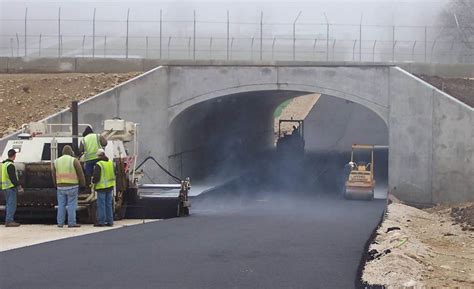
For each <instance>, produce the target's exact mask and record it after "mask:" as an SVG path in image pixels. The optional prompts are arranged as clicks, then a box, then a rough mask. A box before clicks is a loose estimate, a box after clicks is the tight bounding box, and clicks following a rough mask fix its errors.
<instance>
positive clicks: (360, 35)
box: [359, 13, 364, 62]
mask: <svg viewBox="0 0 474 289" xmlns="http://www.w3.org/2000/svg"><path fill="white" fill-rule="evenodd" d="M363 17H364V13H361V15H360V26H359V62H362V19H363Z"/></svg>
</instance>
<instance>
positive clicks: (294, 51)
mask: <svg viewBox="0 0 474 289" xmlns="http://www.w3.org/2000/svg"><path fill="white" fill-rule="evenodd" d="M300 15H301V11H300V12H299V13H298V16H296V19H295V21H293V61H295V60H296V21H298V18H300Z"/></svg>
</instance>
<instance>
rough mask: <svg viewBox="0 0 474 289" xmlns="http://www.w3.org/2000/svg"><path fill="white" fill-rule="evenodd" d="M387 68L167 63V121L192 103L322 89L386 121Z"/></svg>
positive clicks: (309, 91)
mask: <svg viewBox="0 0 474 289" xmlns="http://www.w3.org/2000/svg"><path fill="white" fill-rule="evenodd" d="M389 69H390V68H389V67H376V66H374V67H370V68H363V69H361V68H357V67H337V66H335V67H332V66H327V67H325V66H321V67H280V66H261V67H258V66H257V67H247V66H239V67H217V68H216V67H194V66H189V67H168V71H169V76H168V83H170V87H169V95H170V102H169V107H168V111H169V121H170V123H171V122H172V120H173V119H174V118H175V117H176V116H177V115H179V114H180V113H181V112H182V111H184V110H185V109H186V108H187V107H189V106H192V105H193V104H196V103H199V102H203V101H206V100H210V99H213V98H221V97H225V96H227V95H235V94H241V93H248V92H257V91H295V92H301V94H305V93H321V94H326V95H332V96H334V97H338V98H342V99H345V100H349V101H352V102H355V103H359V104H361V105H363V106H366V107H368V108H369V109H371V110H372V111H374V112H375V113H377V114H378V115H379V116H380V117H381V118H382V119H383V120H384V121H385V123H386V124H387V125H388V123H389V90H388V86H389V73H388V72H389Z"/></svg>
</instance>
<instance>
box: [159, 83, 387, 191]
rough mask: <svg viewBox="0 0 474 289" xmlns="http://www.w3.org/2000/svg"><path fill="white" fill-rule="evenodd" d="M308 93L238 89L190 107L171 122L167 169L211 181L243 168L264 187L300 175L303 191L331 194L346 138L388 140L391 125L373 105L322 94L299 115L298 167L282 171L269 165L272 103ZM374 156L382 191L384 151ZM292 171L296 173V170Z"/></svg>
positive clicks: (344, 158)
mask: <svg viewBox="0 0 474 289" xmlns="http://www.w3.org/2000/svg"><path fill="white" fill-rule="evenodd" d="M310 93H312V92H305V91H282V90H268V91H252V92H243V93H236V94H229V95H224V96H221V97H218V98H214V99H210V100H206V101H203V102H200V103H197V104H194V105H192V106H190V107H188V108H187V109H185V110H183V111H182V112H181V113H180V114H179V115H177V116H176V117H175V118H174V119H173V121H172V122H171V125H170V148H171V153H170V155H169V159H168V160H169V166H170V168H171V170H172V171H174V172H176V174H178V175H181V176H191V177H192V178H193V180H194V183H195V184H197V185H198V186H200V185H203V184H205V185H207V186H208V187H212V186H214V185H221V184H224V183H226V182H230V181H233V180H234V181H235V180H236V179H238V178H239V177H242V176H245V177H244V179H245V182H247V181H249V182H251V186H256V187H265V189H268V188H269V186H268V185H269V184H270V185H276V186H278V184H279V183H280V182H281V181H284V182H286V181H288V182H287V184H289V187H290V188H291V187H293V188H295V186H294V184H295V182H297V183H299V184H303V185H304V186H303V187H304V190H305V191H306V192H307V191H310V190H313V191H315V192H321V191H323V190H329V191H330V193H332V194H336V193H337V192H336V190H338V186H339V185H340V182H341V173H342V171H343V168H344V164H345V163H347V162H348V161H349V158H350V150H351V145H352V144H353V143H359V144H360V143H364V144H377V145H388V129H387V126H386V124H385V122H384V120H383V119H382V118H381V117H380V116H379V115H378V114H377V113H375V112H373V111H372V110H370V109H368V108H366V107H364V106H363V105H360V104H357V103H354V102H351V101H348V100H345V99H341V98H338V97H334V96H329V95H322V96H321V97H319V99H318V100H317V102H316V104H315V105H314V107H312V108H310V109H309V113H308V114H307V116H306V117H305V119H304V121H305V125H304V134H305V141H306V147H305V156H304V164H303V165H302V169H301V168H300V169H298V170H295V169H294V168H286V170H287V173H286V174H285V173H283V174H280V173H281V171H280V172H276V171H275V170H274V168H275V166H279V165H280V164H279V163H278V153H277V152H276V147H275V131H274V122H275V110H276V109H277V107H278V106H279V105H280V104H281V103H282V102H285V101H287V100H291V99H294V98H296V97H298V96H303V95H307V94H310ZM375 156H376V178H377V179H379V180H380V181H378V185H379V186H378V188H379V189H381V190H382V191H383V185H384V184H385V186H386V183H387V168H388V157H387V152H383V153H382V152H376V154H375ZM275 172H276V173H275ZM295 173H296V174H299V176H298V177H295V176H294V174H295ZM250 179H251V180H250ZM300 180H303V181H301V182H300ZM381 185H382V186H381ZM270 187H271V186H270ZM253 189H255V187H254V188H253ZM385 192H386V190H385ZM379 197H383V193H382V194H381V195H380V194H379Z"/></svg>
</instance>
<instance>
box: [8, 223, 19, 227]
mask: <svg viewBox="0 0 474 289" xmlns="http://www.w3.org/2000/svg"><path fill="white" fill-rule="evenodd" d="M5 227H20V224H19V223H17V222H8V223H6V224H5Z"/></svg>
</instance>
